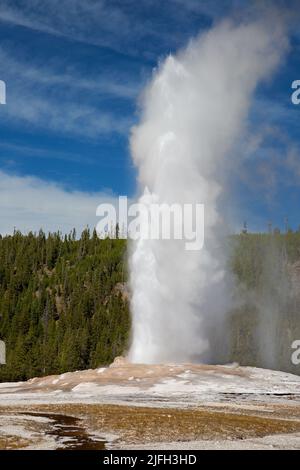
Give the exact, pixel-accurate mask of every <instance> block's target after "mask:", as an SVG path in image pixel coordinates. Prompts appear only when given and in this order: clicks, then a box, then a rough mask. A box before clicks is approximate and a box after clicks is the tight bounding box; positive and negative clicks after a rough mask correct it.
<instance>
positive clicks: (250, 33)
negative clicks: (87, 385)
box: [129, 21, 287, 363]
mask: <svg viewBox="0 0 300 470" xmlns="http://www.w3.org/2000/svg"><path fill="white" fill-rule="evenodd" d="M286 45H287V42H286V39H285V35H284V32H283V28H282V27H281V26H280V24H278V23H277V22H276V21H274V23H273V24H272V25H266V24H265V23H264V22H263V21H255V22H251V23H247V24H238V25H236V24H233V23H232V22H229V21H226V22H223V23H221V24H220V25H217V26H216V27H214V28H212V29H211V30H210V31H208V32H207V33H205V34H204V35H202V36H200V37H199V38H197V39H195V40H193V41H191V42H190V43H189V45H188V46H187V48H186V49H185V50H183V51H181V52H179V53H178V54H177V55H176V56H169V57H168V58H167V59H166V60H165V61H164V63H162V64H161V65H160V66H159V68H158V70H157V71H156V72H155V74H154V77H153V79H152V81H151V83H150V84H149V85H148V86H147V88H146V90H145V93H144V96H143V104H142V116H141V122H140V124H139V125H138V126H136V127H135V128H134V129H133V130H132V136H131V150H132V157H133V160H134V163H135V164H136V165H137V167H138V172H139V184H140V188H141V192H142V193H143V191H144V188H145V187H147V188H148V189H149V191H150V194H147V195H144V196H141V198H144V199H143V200H144V202H145V199H146V202H147V203H149V202H151V198H152V197H153V198H154V197H155V198H156V199H157V200H158V201H159V203H168V204H172V203H180V204H183V203H203V204H204V205H205V245H204V248H203V249H202V250H200V251H187V250H186V249H185V241H184V240H170V241H168V240H150V239H139V240H137V241H135V242H133V245H132V250H131V253H130V260H129V264H130V282H131V289H132V300H131V310H132V319H133V338H132V346H131V350H130V353H129V358H130V360H131V361H132V362H144V363H155V362H169V361H170V362H179V361H193V360H206V361H207V360H212V359H211V358H212V357H213V356H212V355H211V354H214V353H215V351H213V350H212V349H213V348H212V347H211V342H210V337H209V334H208V331H210V332H212V331H214V330H213V329H212V328H213V327H214V326H216V328H215V331H217V326H218V325H221V322H220V321H221V319H222V318H224V314H225V313H226V311H227V310H228V308H229V303H230V288H229V285H228V281H227V276H226V275H225V273H226V270H225V260H226V257H225V253H224V248H223V247H222V238H223V237H222V235H223V234H224V233H222V232H223V229H222V227H223V221H222V216H221V211H220V208H219V201H220V197H222V196H223V195H224V191H225V188H224V181H222V173H223V172H224V168H227V170H228V167H230V165H233V159H232V158H231V156H230V151H231V150H232V148H233V145H234V143H235V142H236V141H237V140H238V138H239V136H240V134H241V131H242V130H243V126H244V123H245V118H246V117H247V112H248V110H249V106H250V103H251V96H252V94H253V92H254V90H255V87H256V85H257V83H258V82H259V81H260V80H262V79H264V78H265V77H267V76H268V75H269V74H270V73H271V72H272V71H273V70H274V68H275V67H276V65H277V64H278V63H279V61H280V58H281V56H282V53H283V52H284V50H285V49H286ZM216 334H217V333H216ZM216 343H218V341H217V342H216ZM216 343H214V344H216ZM214 347H216V346H214Z"/></svg>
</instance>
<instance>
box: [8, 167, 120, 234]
mask: <svg viewBox="0 0 300 470" xmlns="http://www.w3.org/2000/svg"><path fill="white" fill-rule="evenodd" d="M103 202H110V203H113V204H115V203H116V202H117V196H115V195H113V194H112V193H103V192H98V193H86V192H82V191H74V190H73V191H69V190H68V189H66V188H64V187H63V186H60V185H58V184H55V183H51V182H46V181H43V180H42V179H38V178H35V177H31V176H16V175H9V174H7V173H4V172H3V171H0V213H1V219H0V233H1V234H9V233H12V232H13V230H14V228H16V229H18V230H21V231H22V232H23V233H27V232H29V231H30V230H32V231H38V230H39V229H40V228H42V229H43V230H44V231H57V230H60V231H62V232H63V233H69V232H70V231H71V230H72V229H73V228H74V227H75V228H76V230H77V233H78V232H80V231H81V230H82V229H83V228H84V227H86V226H87V225H89V227H90V228H91V230H92V229H93V228H94V227H95V226H96V224H97V222H98V221H99V219H98V218H97V217H96V215H95V214H96V208H97V206H98V205H99V204H101V203H103Z"/></svg>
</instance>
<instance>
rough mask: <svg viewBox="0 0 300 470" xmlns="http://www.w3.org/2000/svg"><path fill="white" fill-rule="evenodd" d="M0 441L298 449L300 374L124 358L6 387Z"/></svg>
mask: <svg viewBox="0 0 300 470" xmlns="http://www.w3.org/2000/svg"><path fill="white" fill-rule="evenodd" d="M0 448H6V449H9V448H51V449H56V448H72V449H75V448H76V449H91V448H92V449H103V448H117V449H119V448H126V449H127V448H149V449H154V448H157V449H172V448H173V449H175V448H176V449H202V448H203V449H210V448H216V449H220V448H221V449H222V448H224V449H225V448H234V449H237V448H238V449H246V448H253V449H255V448H262V449H270V448H272V449H277V448H293V449H295V448H297V449H300V377H298V376H295V375H291V374H287V373H283V372H277V371H270V370H264V369H257V368H251V367H240V366H238V365H237V364H232V365H228V366H208V365H195V364H168V365H142V364H128V363H126V361H124V360H117V361H116V362H115V363H114V364H113V365H112V366H110V367H108V368H100V369H95V370H87V371H78V372H72V373H66V374H62V375H58V376H49V377H44V378H35V379H32V380H29V381H28V382H18V383H13V384H0Z"/></svg>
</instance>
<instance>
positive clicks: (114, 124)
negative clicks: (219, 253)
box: [0, 0, 300, 232]
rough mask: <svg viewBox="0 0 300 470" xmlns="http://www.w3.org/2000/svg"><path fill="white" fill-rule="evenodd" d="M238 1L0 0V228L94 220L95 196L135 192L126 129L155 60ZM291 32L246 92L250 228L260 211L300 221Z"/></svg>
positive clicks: (297, 43)
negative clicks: (265, 73)
mask: <svg viewBox="0 0 300 470" xmlns="http://www.w3.org/2000/svg"><path fill="white" fill-rule="evenodd" d="M254 3H255V2H253V4H254ZM271 3H273V4H275V3H277V4H278V5H279V6H281V7H284V8H285V11H287V12H289V13H291V17H292V18H295V17H296V15H297V14H298V11H297V2H293V1H286V2H285V1H279V2H271ZM246 5H249V2H243V1H241V0H231V1H229V0H222V1H221V0H215V1H214V0H203V1H201V0H164V1H159V0H139V1H137V0H136V1H132V0H120V1H117V0H110V1H104V0H85V1H82V0H59V1H58V0H43V1H42V0H26V1H25V0H0V79H1V80H4V81H5V82H6V85H7V104H6V105H3V106H2V105H1V106H0V124H1V125H0V211H1V221H0V231H2V232H7V231H11V230H12V228H13V227H14V226H16V227H17V228H21V229H22V230H27V231H28V230H29V229H35V230H37V229H38V228H39V226H43V227H44V228H45V229H52V230H54V229H55V228H60V229H62V230H69V229H71V227H72V225H75V226H78V227H80V226H82V225H84V224H85V223H90V224H91V225H92V224H93V220H94V219H93V218H94V212H95V207H96V205H97V204H96V201H97V200H100V199H101V200H102V199H103V198H104V199H106V200H109V199H110V198H111V199H113V198H114V197H115V196H116V195H119V194H126V195H128V196H130V197H132V196H133V195H134V194H135V190H136V174H135V169H134V168H133V165H132V163H131V160H130V155H129V150H128V136H129V131H130V127H131V126H132V125H133V124H134V123H135V122H137V120H138V106H137V100H138V96H139V93H140V91H141V90H142V88H143V86H144V85H145V84H146V82H147V80H149V79H150V78H151V75H152V73H153V69H154V67H155V66H156V65H157V63H158V62H159V61H160V60H163V58H164V57H165V56H166V55H167V54H169V53H172V52H175V51H176V50H177V49H178V48H180V47H183V46H184V45H185V44H186V42H187V41H188V40H189V39H190V38H191V37H193V36H195V35H196V34H198V33H199V32H200V31H204V30H205V29H207V28H209V27H210V26H211V25H212V24H213V23H214V22H216V21H218V20H219V19H221V18H223V17H225V16H227V15H229V16H235V17H239V16H242V15H244V14H245V8H246ZM290 43H291V46H290V51H289V54H288V56H287V58H286V60H285V62H284V63H282V64H281V66H280V68H279V69H278V72H277V73H276V75H275V76H274V77H272V80H270V81H268V83H265V84H263V85H262V86H260V87H259V89H258V90H257V93H256V97H255V100H254V102H253V106H252V110H251V115H250V120H249V128H251V137H249V142H246V143H244V144H245V145H243V146H242V147H241V160H242V163H241V164H240V165H239V166H238V168H237V170H236V175H234V190H235V197H236V200H238V204H237V208H236V213H235V217H234V219H235V220H234V221H233V225H234V226H235V227H238V226H239V225H242V223H243V220H244V219H246V220H247V221H248V225H249V228H250V229H251V228H252V229H262V228H265V227H266V226H267V221H268V220H272V221H273V224H274V225H278V226H283V219H284V217H285V215H287V216H288V217H289V219H290V224H291V226H293V227H294V228H296V227H297V226H298V225H300V211H299V201H300V148H299V131H300V106H298V107H297V106H295V105H293V104H292V103H291V99H290V97H291V92H292V90H291V83H292V81H293V80H296V79H300V54H299V52H300V31H298V29H297V22H295V24H292V25H291V33H290ZM242 149H243V150H242ZM100 202H101V201H100ZM76 204H77V205H76ZM75 205H76V208H75ZM86 207H89V210H88V211H86ZM233 212H235V211H233Z"/></svg>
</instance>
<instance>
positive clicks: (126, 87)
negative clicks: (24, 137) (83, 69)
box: [0, 48, 137, 138]
mask: <svg viewBox="0 0 300 470" xmlns="http://www.w3.org/2000/svg"><path fill="white" fill-rule="evenodd" d="M0 64H1V65H2V67H1V68H2V69H3V72H2V73H5V81H6V83H7V104H6V107H5V108H3V109H2V113H1V119H8V120H9V121H10V122H15V121H16V122H17V123H18V122H19V121H22V122H24V124H30V125H33V126H34V127H39V128H44V129H50V130H53V131H55V132H58V133H61V132H64V133H69V134H76V135H80V136H85V137H89V138H94V137H97V136H99V135H103V134H110V133H114V132H115V133H119V134H126V133H127V132H128V129H129V128H130V125H131V124H132V118H130V117H129V116H128V115H126V114H125V115H122V116H117V115H116V114H114V112H113V110H109V109H106V108H105V107H103V106H102V98H101V96H105V97H106V98H107V96H110V97H111V96H115V97H117V98H120V97H122V98H127V99H128V98H129V99H132V98H133V97H134V93H135V92H137V87H134V85H133V84H130V83H129V82H127V83H126V84H124V83H122V82H121V81H120V80H114V77H108V76H105V75H104V74H103V75H102V76H100V77H99V79H98V78H93V79H92V78H82V77H80V76H79V74H78V73H77V74H76V73H72V72H71V73H68V72H67V73H61V72H59V71H58V70H57V69H56V68H55V67H54V66H52V67H49V66H41V67H39V66H34V65H32V64H29V63H28V62H26V60H18V58H16V59H14V58H13V57H12V55H11V54H9V53H8V52H7V51H5V50H4V49H3V48H0Z"/></svg>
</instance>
